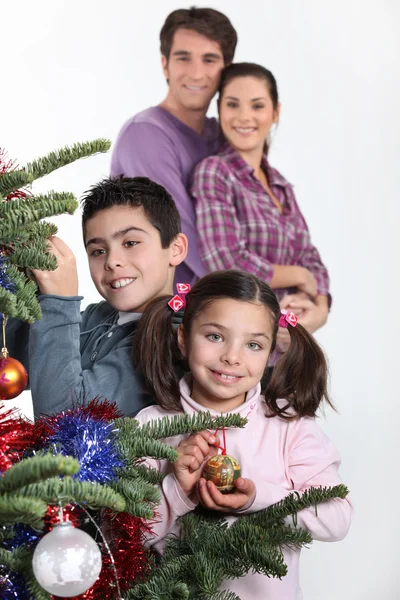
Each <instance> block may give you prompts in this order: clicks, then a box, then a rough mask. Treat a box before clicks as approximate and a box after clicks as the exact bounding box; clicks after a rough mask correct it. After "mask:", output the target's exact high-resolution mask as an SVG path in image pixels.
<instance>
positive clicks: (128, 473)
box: [116, 464, 164, 485]
mask: <svg viewBox="0 0 400 600" xmlns="http://www.w3.org/2000/svg"><path fill="white" fill-rule="evenodd" d="M116 474H117V475H118V477H120V478H122V479H141V480H142V481H147V483H151V484H153V485H158V484H160V483H162V481H163V480H164V474H163V473H161V472H160V471H158V470H157V469H153V468H151V467H146V466H144V465H140V464H137V465H135V466H134V467H124V468H121V469H116Z"/></svg>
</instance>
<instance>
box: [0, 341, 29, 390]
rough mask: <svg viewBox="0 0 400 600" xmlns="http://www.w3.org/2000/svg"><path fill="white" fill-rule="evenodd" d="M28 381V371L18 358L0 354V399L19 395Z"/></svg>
mask: <svg viewBox="0 0 400 600" xmlns="http://www.w3.org/2000/svg"><path fill="white" fill-rule="evenodd" d="M27 383H28V373H27V372H26V370H25V367H24V365H22V364H21V363H20V362H19V360H16V359H15V358H10V357H9V356H8V354H6V353H4V351H3V354H0V400H11V398H15V397H16V396H19V395H20V394H21V392H23V391H24V389H25V388H26V384H27Z"/></svg>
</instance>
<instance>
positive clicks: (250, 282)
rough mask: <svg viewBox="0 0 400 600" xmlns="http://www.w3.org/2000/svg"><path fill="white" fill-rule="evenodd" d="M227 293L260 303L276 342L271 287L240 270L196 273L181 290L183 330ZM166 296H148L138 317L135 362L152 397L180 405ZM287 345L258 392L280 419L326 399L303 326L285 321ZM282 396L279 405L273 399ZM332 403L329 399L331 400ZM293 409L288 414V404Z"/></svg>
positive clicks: (180, 364) (321, 370) (276, 311)
mask: <svg viewBox="0 0 400 600" xmlns="http://www.w3.org/2000/svg"><path fill="white" fill-rule="evenodd" d="M223 298H230V299H233V300H239V301H242V302H252V303H255V304H263V305H264V306H265V308H266V309H267V311H268V312H269V314H270V315H271V318H272V319H273V342H272V347H271V352H272V351H273V350H274V348H275V345H276V336H277V333H278V327H279V319H280V317H281V309H280V306H279V302H278V300H277V298H276V296H275V294H274V292H273V291H272V289H271V288H270V287H269V285H267V284H266V283H265V282H263V281H261V280H260V279H258V278H257V277H255V276H254V275H251V274H250V273H245V272H244V271H235V270H231V271H216V272H214V273H209V274H208V275H206V276H205V277H203V278H202V279H200V280H199V281H198V282H197V283H196V284H195V285H194V287H193V289H192V290H191V291H190V292H189V294H188V295H187V296H186V308H185V312H184V317H183V322H182V325H183V328H184V332H185V336H189V334H190V330H191V327H192V323H193V321H194V320H195V319H196V317H197V316H198V315H199V313H200V312H201V311H202V310H203V309H204V308H205V306H208V305H209V304H210V303H211V302H214V301H215V300H220V299H223ZM169 299H170V296H162V297H160V298H157V299H155V300H153V302H151V303H150V304H149V305H148V307H147V308H146V309H145V311H144V313H143V316H142V318H141V319H140V321H139V325H138V329H137V332H136V338H135V344H134V349H133V360H134V363H135V365H136V368H137V369H138V370H139V372H141V373H142V375H143V376H144V379H145V381H146V384H147V386H148V388H149V390H150V392H151V393H152V394H154V397H155V399H156V401H157V403H158V404H159V405H160V406H161V407H163V408H164V409H166V410H181V404H180V393H179V376H178V372H179V371H180V372H181V373H183V371H184V368H185V360H184V359H183V357H182V355H181V352H180V350H179V346H178V336H177V329H176V328H175V327H174V325H173V317H174V316H175V313H174V312H173V310H172V309H171V308H170V307H169V306H168V300H169ZM288 329H289V333H290V346H289V349H288V350H287V352H285V353H284V354H283V355H282V357H281V358H280V360H279V361H278V363H277V365H276V367H275V368H274V370H273V374H272V377H271V380H270V382H269V383H268V385H267V387H266V389H265V390H263V393H264V394H265V401H266V403H267V405H268V407H269V409H270V413H271V416H281V417H282V418H285V419H293V418H298V417H313V416H315V414H316V411H317V409H318V406H319V404H320V403H321V401H322V400H324V399H325V400H326V401H327V402H328V403H329V404H331V402H330V400H329V396H328V392H327V379H328V368H327V363H326V360H325V356H324V353H323V352H322V350H321V348H320V347H319V345H318V344H317V342H316V341H315V339H314V338H313V337H312V335H311V334H309V333H308V332H307V331H306V329H304V327H302V326H301V325H300V324H297V326H296V327H292V326H291V325H289V326H288ZM282 399H283V400H285V401H286V402H285V404H284V406H282V405H281V404H282V402H279V400H282ZM331 406H332V404H331ZM292 409H294V411H295V414H293V410H292Z"/></svg>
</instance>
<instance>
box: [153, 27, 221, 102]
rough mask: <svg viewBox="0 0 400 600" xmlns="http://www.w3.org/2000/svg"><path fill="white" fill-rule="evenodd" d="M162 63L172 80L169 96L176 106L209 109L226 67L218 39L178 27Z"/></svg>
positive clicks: (166, 74) (170, 80)
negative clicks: (168, 53)
mask: <svg viewBox="0 0 400 600" xmlns="http://www.w3.org/2000/svg"><path fill="white" fill-rule="evenodd" d="M162 65H163V70H164V75H165V77H166V78H167V79H168V82H169V92H168V96H169V98H170V100H171V101H173V102H174V103H175V106H176V108H177V109H179V108H180V109H186V110H194V111H204V112H206V111H207V109H208V106H209V104H210V102H211V100H212V98H213V97H214V96H215V94H216V92H217V89H218V85H219V81H220V76H221V71H222V69H223V67H224V57H223V55H222V51H221V48H220V45H219V43H218V42H215V41H213V40H210V39H208V38H206V37H204V36H203V35H200V34H199V33H197V32H196V31H192V30H190V29H178V31H177V32H176V33H175V35H174V39H173V42H172V47H171V53H170V56H169V59H168V60H167V59H166V57H165V56H163V57H162Z"/></svg>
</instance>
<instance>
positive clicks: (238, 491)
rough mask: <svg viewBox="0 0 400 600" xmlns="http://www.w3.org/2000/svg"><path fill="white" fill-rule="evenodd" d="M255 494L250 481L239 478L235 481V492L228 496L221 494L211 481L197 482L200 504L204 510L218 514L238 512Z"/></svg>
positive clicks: (252, 483) (253, 485) (202, 480)
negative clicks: (215, 511)
mask: <svg viewBox="0 0 400 600" xmlns="http://www.w3.org/2000/svg"><path fill="white" fill-rule="evenodd" d="M255 493H256V486H255V484H254V482H253V481H252V480H251V479H244V477H239V479H237V480H236V481H235V490H234V491H233V492H231V493H230V494H221V492H220V491H219V490H218V489H217V487H216V485H215V484H214V483H213V482H212V481H206V480H205V479H203V478H201V479H200V481H199V496H200V502H201V504H202V505H203V506H204V507H205V508H209V509H210V510H218V511H220V512H232V511H235V510H240V509H241V508H243V507H244V506H246V504H248V503H250V501H251V500H252V498H254V496H255Z"/></svg>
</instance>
